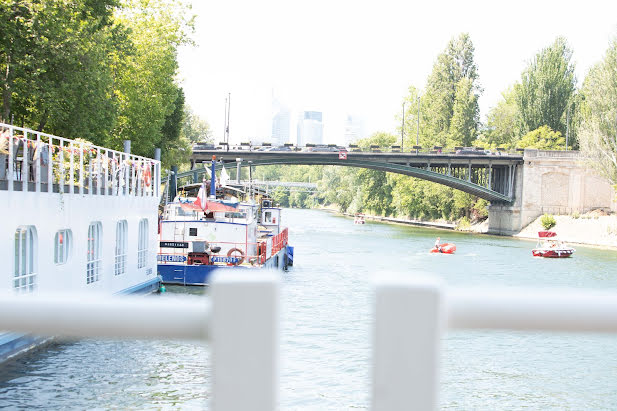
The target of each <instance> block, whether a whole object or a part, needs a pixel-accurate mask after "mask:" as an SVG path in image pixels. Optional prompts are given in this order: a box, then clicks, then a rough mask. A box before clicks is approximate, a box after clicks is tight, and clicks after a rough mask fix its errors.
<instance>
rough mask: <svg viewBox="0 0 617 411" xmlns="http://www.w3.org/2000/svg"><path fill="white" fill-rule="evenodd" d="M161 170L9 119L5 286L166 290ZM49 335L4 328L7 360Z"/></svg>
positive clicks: (0, 284) (2, 184)
mask: <svg viewBox="0 0 617 411" xmlns="http://www.w3.org/2000/svg"><path fill="white" fill-rule="evenodd" d="M159 176H160V162H159V161H156V160H152V159H149V158H145V157H140V156H135V155H131V154H127V153H122V152H118V151H113V150H109V149H106V148H103V147H98V146H95V145H92V144H87V143H84V142H79V141H73V140H68V139H64V138H61V137H57V136H53V135H49V134H45V133H40V132H37V131H33V130H29V129H24V128H20V127H14V126H11V125H8V124H1V123H0V199H1V200H2V201H0V213H1V214H2V215H3V216H4V217H3V223H2V235H1V236H0V257H1V259H2V261H4V263H5V264H8V265H9V266H8V267H7V268H6V269H5V270H4V271H2V273H1V274H0V290H2V291H4V292H15V293H22V294H32V293H50V292H62V293H74V294H76V295H80V296H83V295H87V294H89V293H104V294H110V295H111V294H123V293H149V292H152V291H157V290H158V289H159V286H160V281H161V280H160V277H158V276H157V274H156V257H155V256H156V245H157V242H156V240H157V238H156V235H157V234H156V227H157V217H158V216H157V205H158V203H159V195H160V193H159V191H160V190H159V187H160V177H159ZM5 315H10V313H5ZM48 339H49V338H48V337H37V336H31V335H23V334H17V333H6V332H4V333H3V332H0V361H3V360H6V359H8V358H11V357H13V356H16V355H19V354H21V353H23V352H25V351H27V350H29V349H31V348H33V347H36V346H37V345H39V344H41V343H43V342H45V341H46V340H48Z"/></svg>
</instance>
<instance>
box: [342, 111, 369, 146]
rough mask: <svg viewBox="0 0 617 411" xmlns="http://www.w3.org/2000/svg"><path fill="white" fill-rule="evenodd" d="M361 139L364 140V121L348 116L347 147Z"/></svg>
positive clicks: (346, 125) (346, 129) (345, 139)
mask: <svg viewBox="0 0 617 411" xmlns="http://www.w3.org/2000/svg"><path fill="white" fill-rule="evenodd" d="M361 138H364V121H363V120H362V119H361V118H360V117H358V116H352V115H348V116H347V118H346V119H345V135H344V143H345V145H346V146H348V145H350V144H352V143H354V142H356V141H358V140H359V139H361Z"/></svg>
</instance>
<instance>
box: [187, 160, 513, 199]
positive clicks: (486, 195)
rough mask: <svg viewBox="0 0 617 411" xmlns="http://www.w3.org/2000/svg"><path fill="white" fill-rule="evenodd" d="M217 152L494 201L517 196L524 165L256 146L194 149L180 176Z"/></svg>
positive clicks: (258, 162)
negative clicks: (367, 173) (377, 174)
mask: <svg viewBox="0 0 617 411" xmlns="http://www.w3.org/2000/svg"><path fill="white" fill-rule="evenodd" d="M212 156H216V159H217V161H219V164H218V165H217V167H218V168H220V167H221V164H225V165H228V166H232V165H234V166H237V165H239V166H240V167H248V166H262V165H336V166H343V167H359V168H367V169H372V170H379V171H387V172H390V173H397V174H403V175H408V176H412V177H416V178H420V179H423V180H427V181H432V182H435V183H438V184H443V185H445V186H448V187H452V188H455V189H458V190H461V191H464V192H466V193H469V194H473V195H476V196H478V197H480V198H483V199H485V200H488V201H490V202H491V203H502V204H511V203H513V201H514V185H515V175H516V168H517V166H519V165H522V164H523V156H519V155H511V154H505V155H486V154H484V153H482V154H480V153H478V154H428V153H418V154H416V153H414V152H411V153H405V152H392V153H379V152H346V151H343V152H295V151H251V150H229V151H223V150H194V151H193V154H192V156H191V168H192V170H191V171H188V172H185V173H180V174H178V175H177V178H192V179H197V178H199V177H198V175H199V174H201V173H203V172H204V171H205V170H204V168H203V167H201V166H198V164H201V163H204V162H208V163H209V162H210V161H211V160H212Z"/></svg>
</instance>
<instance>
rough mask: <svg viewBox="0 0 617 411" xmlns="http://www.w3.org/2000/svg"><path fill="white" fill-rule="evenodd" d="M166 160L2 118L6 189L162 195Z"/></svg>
mask: <svg viewBox="0 0 617 411" xmlns="http://www.w3.org/2000/svg"><path fill="white" fill-rule="evenodd" d="M160 170H161V163H160V161H156V160H153V159H150V158H146V157H141V156H136V155H133V154H128V153H124V152H120V151H115V150H111V149H108V148H104V147H100V146H97V145H94V144H92V143H89V142H86V141H84V140H71V139H66V138H62V137H58V136H54V135H52V134H47V133H42V132H39V131H34V130H30V129H27V128H22V127H16V126H13V125H10V124H4V123H0V190H8V191H31V192H37V193H38V192H49V193H54V192H56V193H63V194H89V195H114V196H118V195H130V196H138V197H150V196H154V197H158V196H159V190H160Z"/></svg>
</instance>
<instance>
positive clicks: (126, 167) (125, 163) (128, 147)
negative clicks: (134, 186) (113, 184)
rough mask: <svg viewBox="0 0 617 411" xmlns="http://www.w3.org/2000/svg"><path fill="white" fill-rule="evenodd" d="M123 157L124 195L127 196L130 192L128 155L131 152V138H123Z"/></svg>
mask: <svg viewBox="0 0 617 411" xmlns="http://www.w3.org/2000/svg"><path fill="white" fill-rule="evenodd" d="M124 153H125V154H124V156H122V157H123V158H124V161H123V166H124V195H125V196H128V195H129V194H130V188H131V186H130V185H129V184H130V175H131V174H130V170H129V169H130V166H129V155H130V154H131V140H124Z"/></svg>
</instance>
